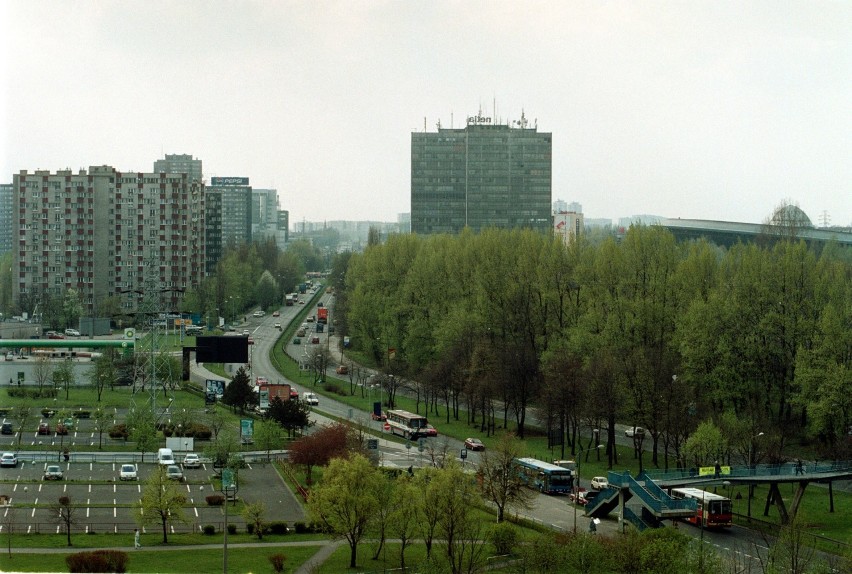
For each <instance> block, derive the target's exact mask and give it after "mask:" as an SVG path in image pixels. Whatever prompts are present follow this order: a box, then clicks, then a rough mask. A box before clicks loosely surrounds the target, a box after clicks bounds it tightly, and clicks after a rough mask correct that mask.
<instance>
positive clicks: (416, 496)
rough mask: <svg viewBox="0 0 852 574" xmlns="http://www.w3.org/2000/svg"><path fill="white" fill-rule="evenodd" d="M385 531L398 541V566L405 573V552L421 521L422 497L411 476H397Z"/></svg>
mask: <svg viewBox="0 0 852 574" xmlns="http://www.w3.org/2000/svg"><path fill="white" fill-rule="evenodd" d="M388 507H389V508H390V513H389V514H388V520H387V527H386V528H387V530H388V534H390V536H391V537H393V538H395V539H396V540H398V541H399V566H400V568H401V569H402V570H403V571H405V550H406V548H408V546H409V545H410V544H411V543H412V542H413V541H414V539H415V538H416V536H417V533H418V530H419V529H420V522H421V521H422V520H423V506H422V497H421V496H420V491H419V488H418V486H417V483H416V481H415V479H414V477H413V476H410V475H408V474H405V475H401V476H399V477H398V478H397V479H396V481H395V484H394V487H393V492H392V493H391V496H390V503H389V504H388Z"/></svg>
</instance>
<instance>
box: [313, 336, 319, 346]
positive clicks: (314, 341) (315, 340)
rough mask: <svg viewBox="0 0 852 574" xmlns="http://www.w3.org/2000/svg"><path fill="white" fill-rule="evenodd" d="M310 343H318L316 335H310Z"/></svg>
mask: <svg viewBox="0 0 852 574" xmlns="http://www.w3.org/2000/svg"><path fill="white" fill-rule="evenodd" d="M311 344H312V345H319V337H317V336H313V337H311Z"/></svg>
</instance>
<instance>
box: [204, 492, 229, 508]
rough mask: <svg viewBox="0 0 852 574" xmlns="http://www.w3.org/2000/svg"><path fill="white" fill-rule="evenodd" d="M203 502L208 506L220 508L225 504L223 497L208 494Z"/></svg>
mask: <svg viewBox="0 0 852 574" xmlns="http://www.w3.org/2000/svg"><path fill="white" fill-rule="evenodd" d="M204 500H206V501H207V505H208V506H222V504H223V503H224V502H225V497H224V496H222V495H221V494H208V495H207V496H205V497H204Z"/></svg>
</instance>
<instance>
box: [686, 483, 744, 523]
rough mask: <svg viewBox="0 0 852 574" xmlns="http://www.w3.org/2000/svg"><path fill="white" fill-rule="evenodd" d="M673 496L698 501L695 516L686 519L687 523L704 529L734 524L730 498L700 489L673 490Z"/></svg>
mask: <svg viewBox="0 0 852 574" xmlns="http://www.w3.org/2000/svg"><path fill="white" fill-rule="evenodd" d="M671 494H672V498H677V499H684V498H688V499H691V500H697V501H698V510H696V512H695V515H694V516H690V517H689V518H684V520H686V521H687V522H690V523H692V524H701V525H702V526H703V527H704V528H721V527H728V526H731V525H732V523H733V515H732V507H731V499H730V498H726V497H724V496H720V495H718V494H713V493H712V492H707V491H706V490H701V489H700V488H673V489H672V492H671ZM705 509H706V510H705ZM699 521H700V522H699Z"/></svg>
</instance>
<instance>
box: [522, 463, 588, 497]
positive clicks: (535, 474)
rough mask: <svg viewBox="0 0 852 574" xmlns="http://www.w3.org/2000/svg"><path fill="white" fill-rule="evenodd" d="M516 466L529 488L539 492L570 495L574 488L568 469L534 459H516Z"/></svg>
mask: <svg viewBox="0 0 852 574" xmlns="http://www.w3.org/2000/svg"><path fill="white" fill-rule="evenodd" d="M514 465H515V468H517V469H518V472H519V473H520V475H521V479H522V480H523V481H524V482H526V484H527V486H529V487H530V488H535V489H537V490H538V491H539V492H543V493H545V494H568V493H569V492H571V488H572V487H573V486H574V478H573V476H572V474H571V471H570V470H568V469H567V468H564V467H561V466H558V465H555V464H551V463H549V462H544V461H543V460H536V459H534V458H516V459H515V460H514Z"/></svg>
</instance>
